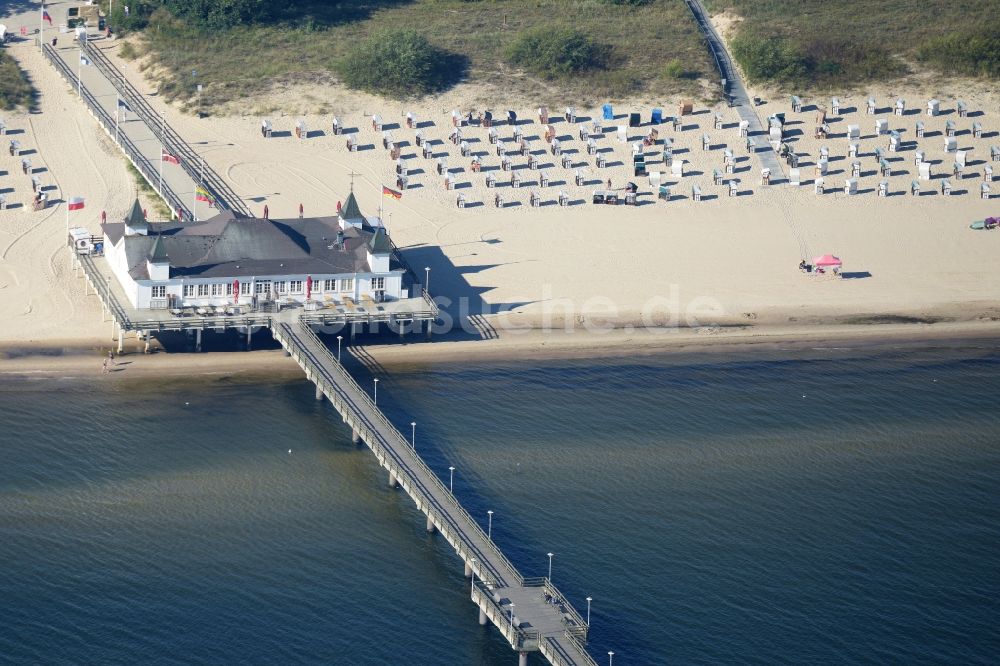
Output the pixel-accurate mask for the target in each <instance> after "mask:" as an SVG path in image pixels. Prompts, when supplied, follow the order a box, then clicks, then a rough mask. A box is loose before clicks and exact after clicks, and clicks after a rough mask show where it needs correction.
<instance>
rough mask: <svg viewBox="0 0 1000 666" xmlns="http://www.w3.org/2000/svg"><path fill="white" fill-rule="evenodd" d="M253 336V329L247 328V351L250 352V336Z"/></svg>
mask: <svg viewBox="0 0 1000 666" xmlns="http://www.w3.org/2000/svg"><path fill="white" fill-rule="evenodd" d="M252 334H253V329H252V328H250V327H249V326H247V351H250V336H251V335H252Z"/></svg>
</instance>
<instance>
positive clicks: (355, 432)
mask: <svg viewBox="0 0 1000 666" xmlns="http://www.w3.org/2000/svg"><path fill="white" fill-rule="evenodd" d="M360 439H361V433H359V432H358V429H357V428H351V441H352V442H354V443H355V444H357V443H358V441H359V440H360Z"/></svg>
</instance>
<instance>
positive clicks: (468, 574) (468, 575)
mask: <svg viewBox="0 0 1000 666" xmlns="http://www.w3.org/2000/svg"><path fill="white" fill-rule="evenodd" d="M465 577H466V578H472V565H471V564H469V563H468V562H466V563H465Z"/></svg>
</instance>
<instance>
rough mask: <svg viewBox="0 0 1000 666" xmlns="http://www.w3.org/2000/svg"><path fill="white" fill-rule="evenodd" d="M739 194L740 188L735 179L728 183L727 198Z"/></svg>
mask: <svg viewBox="0 0 1000 666" xmlns="http://www.w3.org/2000/svg"><path fill="white" fill-rule="evenodd" d="M739 193H740V188H739V183H738V181H736V180H735V179H733V180H731V181H729V196H731V197H735V196H737V195H739Z"/></svg>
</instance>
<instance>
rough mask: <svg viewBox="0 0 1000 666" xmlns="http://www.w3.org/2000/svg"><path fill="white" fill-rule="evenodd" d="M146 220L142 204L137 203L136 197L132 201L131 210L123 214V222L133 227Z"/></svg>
mask: <svg viewBox="0 0 1000 666" xmlns="http://www.w3.org/2000/svg"><path fill="white" fill-rule="evenodd" d="M145 221H146V216H145V215H144V214H143V212H142V206H140V205H139V200H138V199H136V200H135V201H134V202H133V203H132V210H130V211H129V212H128V215H126V216H125V224H127V225H128V226H130V227H135V226H137V225H140V224H142V223H144V222H145Z"/></svg>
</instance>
